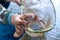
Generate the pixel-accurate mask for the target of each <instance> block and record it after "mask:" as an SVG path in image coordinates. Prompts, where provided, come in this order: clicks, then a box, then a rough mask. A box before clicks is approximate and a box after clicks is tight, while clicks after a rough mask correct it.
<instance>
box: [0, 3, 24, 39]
mask: <svg viewBox="0 0 60 40" xmlns="http://www.w3.org/2000/svg"><path fill="white" fill-rule="evenodd" d="M2 3H3V2H2ZM2 3H1V4H2ZM6 4H7V3H6ZM6 4H4V3H3V6H4V7H6V8H8V6H9V4H7V5H6ZM4 7H2V10H0V40H18V39H19V38H21V37H22V36H23V34H24V33H22V34H21V36H20V37H19V38H14V37H13V34H14V32H15V27H14V25H12V24H11V22H10V21H11V17H12V15H13V14H15V12H14V11H9V10H6V9H5V8H4ZM9 20H10V21H9Z"/></svg>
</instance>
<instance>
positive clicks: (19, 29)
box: [11, 13, 37, 38]
mask: <svg viewBox="0 0 60 40" xmlns="http://www.w3.org/2000/svg"><path fill="white" fill-rule="evenodd" d="M32 16H33V17H34V18H33V20H34V21H35V20H36V18H37V16H36V15H34V14H32V13H28V14H23V15H18V14H15V15H13V16H12V19H11V22H12V23H13V25H15V29H16V31H15V33H14V37H15V38H18V37H20V35H21V34H22V33H23V32H24V31H25V30H26V29H27V28H28V27H26V25H27V24H28V21H26V19H27V18H30V17H32Z"/></svg>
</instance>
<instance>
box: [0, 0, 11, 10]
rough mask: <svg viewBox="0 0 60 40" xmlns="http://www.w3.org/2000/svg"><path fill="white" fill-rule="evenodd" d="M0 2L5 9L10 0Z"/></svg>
mask: <svg viewBox="0 0 60 40" xmlns="http://www.w3.org/2000/svg"><path fill="white" fill-rule="evenodd" d="M0 4H2V5H3V6H4V7H5V8H6V9H7V8H8V6H9V4H10V2H7V1H4V0H3V1H0Z"/></svg>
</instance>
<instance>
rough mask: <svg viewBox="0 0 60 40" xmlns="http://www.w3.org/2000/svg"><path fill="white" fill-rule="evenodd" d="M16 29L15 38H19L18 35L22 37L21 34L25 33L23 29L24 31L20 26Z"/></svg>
mask: <svg viewBox="0 0 60 40" xmlns="http://www.w3.org/2000/svg"><path fill="white" fill-rule="evenodd" d="M15 29H16V32H15V33H14V35H13V36H14V37H15V38H18V37H20V35H21V34H22V33H23V31H22V29H21V28H19V27H15Z"/></svg>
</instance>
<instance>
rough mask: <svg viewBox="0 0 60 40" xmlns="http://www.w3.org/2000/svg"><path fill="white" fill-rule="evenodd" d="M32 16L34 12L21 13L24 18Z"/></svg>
mask: <svg viewBox="0 0 60 40" xmlns="http://www.w3.org/2000/svg"><path fill="white" fill-rule="evenodd" d="M32 16H33V17H34V14H32V13H28V14H24V15H23V18H24V19H25V18H30V17H32Z"/></svg>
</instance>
